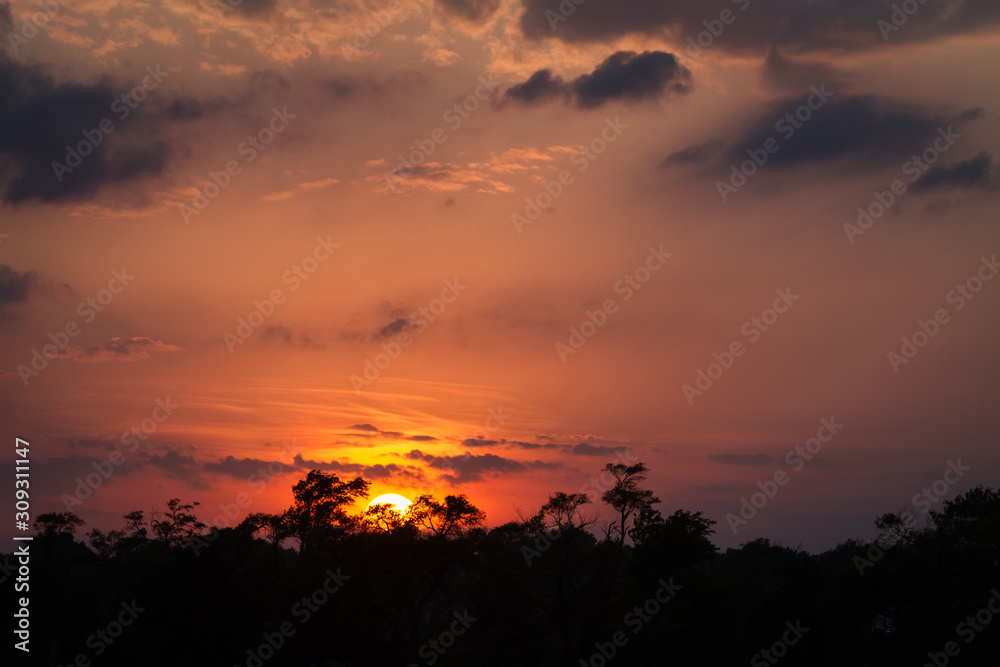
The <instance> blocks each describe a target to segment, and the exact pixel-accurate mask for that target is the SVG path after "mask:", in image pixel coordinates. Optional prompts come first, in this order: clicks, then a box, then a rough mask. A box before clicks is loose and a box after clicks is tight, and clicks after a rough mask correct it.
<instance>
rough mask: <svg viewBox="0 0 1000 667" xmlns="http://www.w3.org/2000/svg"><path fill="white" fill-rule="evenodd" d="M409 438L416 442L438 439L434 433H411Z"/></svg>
mask: <svg viewBox="0 0 1000 667" xmlns="http://www.w3.org/2000/svg"><path fill="white" fill-rule="evenodd" d="M407 440H414V441H416V442H432V441H434V440H437V438H435V437H434V436H433V435H411V436H410V437H409V438H407Z"/></svg>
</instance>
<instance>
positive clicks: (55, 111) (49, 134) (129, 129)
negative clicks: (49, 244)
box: [0, 52, 169, 204]
mask: <svg viewBox="0 0 1000 667" xmlns="http://www.w3.org/2000/svg"><path fill="white" fill-rule="evenodd" d="M144 75H145V74H144ZM134 86H135V83H134V82H133V83H131V84H129V85H125V84H122V85H113V83H112V82H111V81H110V80H109V79H106V78H105V79H102V80H101V81H100V82H97V83H94V84H78V83H57V82H56V81H55V80H54V79H53V78H52V77H51V76H50V75H49V74H48V73H47V72H46V71H45V70H44V69H42V68H41V67H39V66H35V65H24V64H21V63H18V62H15V61H14V60H11V59H10V58H8V57H7V56H6V55H4V54H3V53H2V52H0V117H2V118H3V119H4V122H3V123H2V124H0V188H2V190H3V192H2V198H3V200H4V201H6V202H7V203H10V204H19V203H22V202H25V201H28V200H31V199H36V200H40V201H46V202H55V201H68V200H80V199H86V198H88V197H90V196H92V195H93V194H94V193H95V192H96V191H97V190H98V189H100V188H101V187H102V186H104V185H108V184H114V183H124V182H126V181H132V180H136V179H139V178H142V177H146V176H155V175H159V174H160V173H161V172H162V171H163V168H164V165H165V163H166V160H167V156H168V153H169V151H168V149H167V143H166V142H165V141H164V140H162V139H161V137H162V133H161V132H159V131H158V130H159V129H160V123H158V122H156V123H150V122H148V121H150V120H157V118H158V119H159V120H163V119H165V118H168V116H169V114H167V113H166V112H165V108H166V107H165V106H164V104H163V103H159V104H158V103H157V102H154V101H150V102H146V103H144V104H142V105H140V106H138V107H137V108H136V109H135V110H132V109H129V108H128V107H126V106H125V104H124V103H122V102H121V101H120V99H119V98H120V97H121V95H122V94H123V92H127V91H130V90H132V88H133V87H134ZM154 94H155V93H150V96H152V95H154ZM116 99H119V104H120V105H121V108H122V109H124V110H126V111H129V117H127V118H125V119H121V117H120V113H123V111H119V110H118V108H117V107H116V110H115V111H113V110H112V104H113V103H114V102H115V100H116ZM133 116H134V117H135V118H133ZM142 118H145V119H146V121H145V122H144V121H143V120H142ZM105 120H107V121H108V122H111V123H113V125H114V131H113V132H112V133H110V134H104V133H103V132H101V131H100V129H99V125H100V123H101V122H102V121H105ZM84 132H90V133H91V135H92V136H94V137H100V142H99V144H98V145H97V146H96V147H93V150H92V152H90V153H89V154H88V155H86V156H81V160H80V162H79V163H78V164H77V163H76V160H75V159H73V158H72V157H71V158H67V148H66V147H67V146H71V147H74V148H75V147H77V146H79V145H81V143H83V144H85V145H86V146H90V142H88V140H87V139H86V138H85V136H84V134H83V133H84ZM95 142H96V139H95ZM84 150H86V148H85V149H84ZM71 160H72V162H73V163H74V164H77V166H74V167H72V172H70V173H67V172H65V171H63V170H60V173H59V174H58V176H57V174H56V170H55V169H54V167H53V162H59V163H60V164H63V165H66V166H69V163H70V161H71ZM60 177H61V178H62V181H61V182H60V180H59V178H60Z"/></svg>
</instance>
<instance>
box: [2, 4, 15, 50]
mask: <svg viewBox="0 0 1000 667" xmlns="http://www.w3.org/2000/svg"><path fill="white" fill-rule="evenodd" d="M13 28H14V20H13V19H12V18H11V15H10V3H9V2H0V34H2V35H4V36H6V35H7V33H9V32H11V31H12V30H13ZM4 42H5V43H7V42H8V40H4ZM5 46H6V44H5Z"/></svg>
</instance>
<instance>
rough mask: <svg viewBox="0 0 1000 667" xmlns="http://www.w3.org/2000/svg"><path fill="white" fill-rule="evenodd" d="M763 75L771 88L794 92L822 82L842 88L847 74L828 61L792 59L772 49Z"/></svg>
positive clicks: (765, 63) (787, 92)
mask: <svg viewBox="0 0 1000 667" xmlns="http://www.w3.org/2000/svg"><path fill="white" fill-rule="evenodd" d="M761 77H762V79H763V80H764V83H766V84H767V85H768V86H769V87H770V88H772V89H774V90H779V91H782V92H784V93H786V94H794V93H795V92H796V91H799V90H806V89H807V88H809V86H812V85H814V84H819V83H820V82H823V83H826V84H827V85H828V86H831V87H833V88H836V89H842V88H843V87H844V86H843V83H842V82H843V80H844V79H845V78H846V75H844V74H842V73H841V72H839V71H838V70H837V69H836V68H835V67H834V66H832V65H830V64H828V63H825V62H815V61H814V62H802V61H797V60H791V59H789V58H786V57H784V56H783V55H781V53H779V52H778V49H771V50H770V51H768V53H767V58H765V59H764V67H763V69H762V71H761Z"/></svg>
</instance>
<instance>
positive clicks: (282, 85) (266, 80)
mask: <svg viewBox="0 0 1000 667" xmlns="http://www.w3.org/2000/svg"><path fill="white" fill-rule="evenodd" d="M288 86H289V84H288V81H286V80H285V78H284V77H283V76H281V75H280V74H278V73H277V72H275V71H274V70H273V69H258V70H254V71H253V73H252V74H250V88H252V89H254V90H261V91H283V90H285V89H286V88H288Z"/></svg>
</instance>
